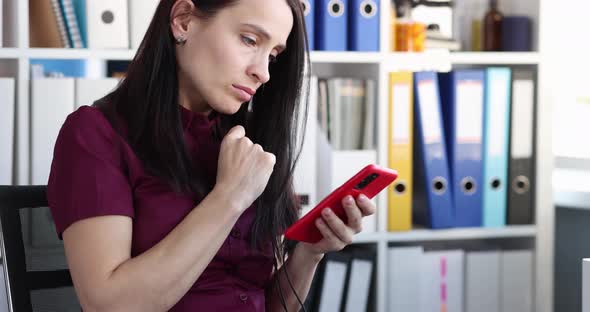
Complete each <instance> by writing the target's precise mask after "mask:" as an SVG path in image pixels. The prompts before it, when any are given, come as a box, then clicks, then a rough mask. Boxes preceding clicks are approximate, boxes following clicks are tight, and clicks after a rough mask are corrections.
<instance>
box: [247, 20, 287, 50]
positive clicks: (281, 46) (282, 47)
mask: <svg viewBox="0 0 590 312" xmlns="http://www.w3.org/2000/svg"><path fill="white" fill-rule="evenodd" d="M242 25H243V26H246V27H250V28H252V29H254V31H256V32H258V33H260V34H261V35H262V36H263V37H264V38H265V39H266V40H270V39H271V36H270V34H269V33H268V31H266V30H265V29H264V28H262V27H260V26H258V25H254V24H248V23H244V24H242ZM286 48H287V46H286V45H285V44H279V45H278V46H277V49H279V53H280V52H282V51H285V49H286Z"/></svg>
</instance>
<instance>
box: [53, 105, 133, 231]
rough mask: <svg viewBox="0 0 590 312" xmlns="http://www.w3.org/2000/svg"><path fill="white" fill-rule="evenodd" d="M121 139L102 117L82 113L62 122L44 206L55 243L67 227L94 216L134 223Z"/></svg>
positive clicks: (81, 110)
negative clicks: (51, 222) (124, 218)
mask: <svg viewBox="0 0 590 312" xmlns="http://www.w3.org/2000/svg"><path fill="white" fill-rule="evenodd" d="M121 144H123V143H122V139H121V137H120V136H119V135H118V134H117V133H116V132H115V131H114V129H113V128H112V126H111V124H110V123H109V122H108V121H107V119H106V118H105V117H104V115H103V114H102V112H100V111H99V110H98V109H96V108H93V107H87V106H86V107H81V108H79V109H78V110H77V111H75V112H74V113H72V114H70V115H69V116H68V118H67V119H66V121H65V122H64V124H63V126H62V128H61V130H60V132H59V135H58V138H57V141H56V143H55V148H54V153H53V162H52V164H51V172H50V175H49V182H48V185H47V200H48V202H49V208H50V209H51V212H52V214H53V218H54V221H55V226H56V230H57V233H58V235H59V237H60V238H61V236H62V233H63V231H64V230H65V229H66V228H67V227H68V226H70V225H71V224H72V223H74V222H76V221H79V220H82V219H86V218H91V217H97V216H105V215H122V216H129V217H131V218H133V216H134V211H133V199H132V198H133V197H132V191H131V187H130V185H129V180H128V178H127V176H126V174H125V168H126V165H125V163H124V160H123V159H124V157H123V155H122V153H121V151H122V147H121Z"/></svg>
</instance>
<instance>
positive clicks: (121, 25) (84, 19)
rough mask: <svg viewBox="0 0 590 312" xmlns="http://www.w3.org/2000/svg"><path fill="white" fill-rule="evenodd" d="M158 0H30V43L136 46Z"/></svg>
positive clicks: (60, 45) (38, 44) (99, 46)
mask: <svg viewBox="0 0 590 312" xmlns="http://www.w3.org/2000/svg"><path fill="white" fill-rule="evenodd" d="M158 3H159V1H158V0H101V1H95V0H29V19H30V21H31V23H30V27H29V31H30V46H31V47H46V48H78V49H79V48H91V49H108V48H115V49H126V48H129V47H131V48H138V47H139V44H140V43H141V40H142V39H143V36H144V35H145V32H146V31H147V28H148V26H149V23H150V21H151V19H152V17H153V15H154V13H155V10H156V7H157V5H158Z"/></svg>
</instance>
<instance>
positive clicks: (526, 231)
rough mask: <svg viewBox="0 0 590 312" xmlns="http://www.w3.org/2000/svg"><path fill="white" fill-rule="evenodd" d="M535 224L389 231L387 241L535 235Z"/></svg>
mask: <svg viewBox="0 0 590 312" xmlns="http://www.w3.org/2000/svg"><path fill="white" fill-rule="evenodd" d="M536 233H537V229H536V227H535V226H534V225H523V226H507V227H504V228H458V229H448V230H427V229H420V230H413V231H409V232H399V233H387V234H386V235H385V239H386V241H387V242H415V241H416V242H417V241H441V240H444V241H448V240H468V239H490V238H493V239H495V238H513V237H535V235H536Z"/></svg>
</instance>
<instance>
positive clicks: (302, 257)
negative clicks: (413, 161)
mask: <svg viewBox="0 0 590 312" xmlns="http://www.w3.org/2000/svg"><path fill="white" fill-rule="evenodd" d="M342 206H343V207H344V210H345V211H346V216H347V219H348V223H347V224H345V223H344V222H343V221H342V219H340V218H339V217H338V216H337V215H336V214H335V213H334V212H333V211H332V210H330V209H329V208H326V209H324V210H322V217H321V218H318V219H317V220H316V226H317V228H318V229H319V231H320V232H321V233H322V236H323V238H322V240H320V241H319V242H317V243H315V244H307V243H299V244H297V247H295V250H294V251H293V254H292V255H291V256H290V257H289V259H287V261H286V262H285V264H284V265H283V266H282V267H281V269H280V270H279V271H277V273H276V274H275V276H274V280H273V281H272V283H270V284H269V289H267V292H266V293H267V300H266V306H267V309H268V311H271V312H274V311H283V310H284V309H283V305H282V301H281V297H280V295H281V294H280V293H279V291H278V288H277V286H276V284H277V280H276V279H278V284H279V285H280V286H281V288H282V289H283V295H284V297H285V302H286V304H287V309H288V311H299V308H300V306H299V302H298V301H297V297H296V296H295V294H294V293H293V291H292V289H291V286H290V285H289V281H288V280H287V278H286V275H285V272H287V273H288V275H289V279H290V280H291V284H292V285H293V289H295V291H296V292H297V295H298V296H299V299H301V301H302V302H303V301H304V300H305V298H306V297H307V292H308V291H309V286H310V284H311V281H312V279H313V274H314V272H315V270H316V268H317V265H318V263H319V262H320V260H321V259H322V258H323V256H324V254H325V253H327V252H331V251H338V250H342V249H343V248H344V247H346V245H349V244H351V243H352V237H353V236H354V235H355V234H357V233H359V232H361V230H362V218H363V217H366V216H369V215H372V214H374V213H375V210H376V208H375V204H373V203H372V202H371V201H370V200H369V199H367V197H365V196H364V195H360V196H359V197H358V198H357V199H356V201H355V199H354V198H353V197H352V196H346V197H345V198H343V199H342Z"/></svg>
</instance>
